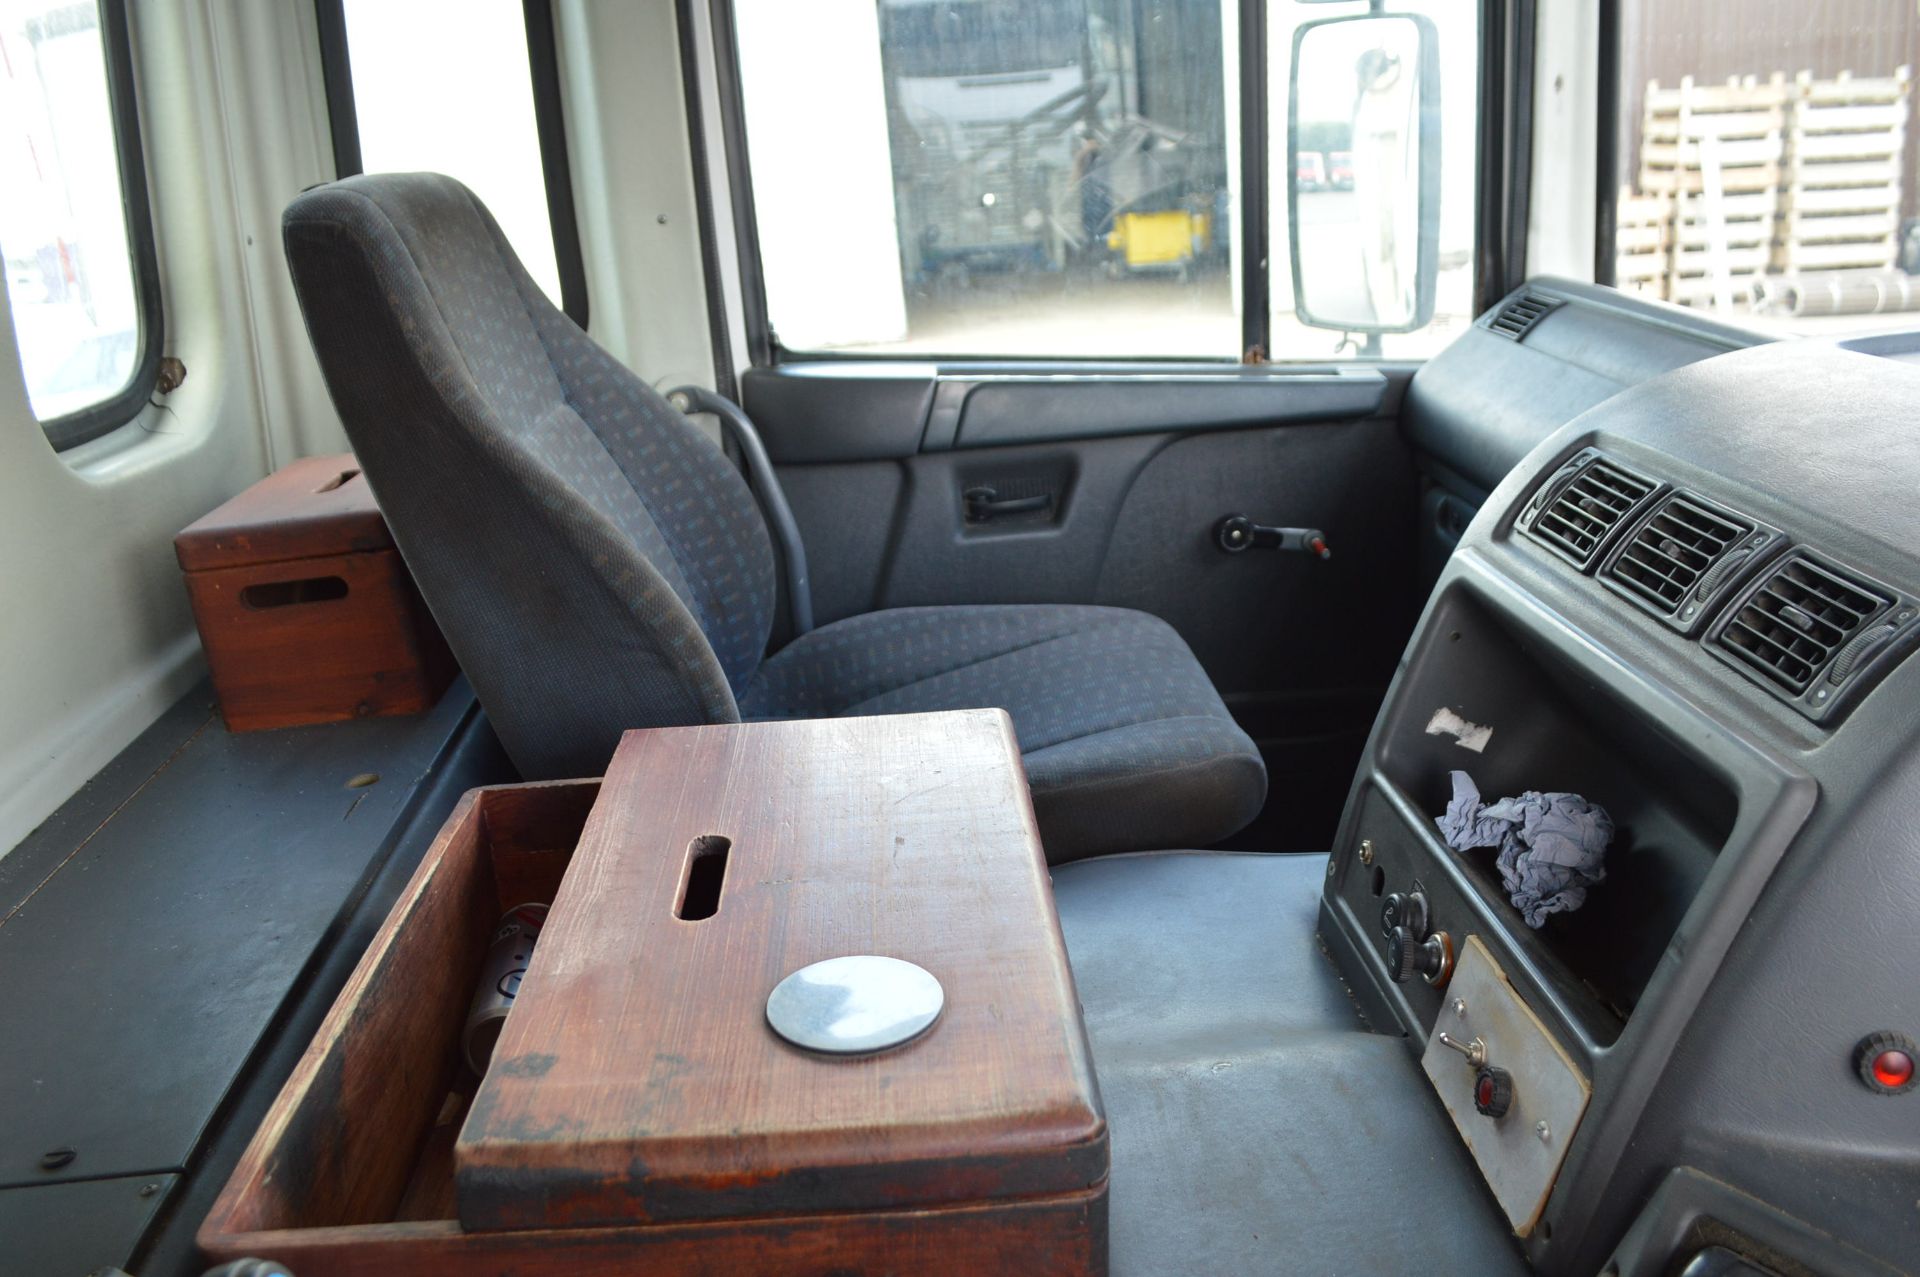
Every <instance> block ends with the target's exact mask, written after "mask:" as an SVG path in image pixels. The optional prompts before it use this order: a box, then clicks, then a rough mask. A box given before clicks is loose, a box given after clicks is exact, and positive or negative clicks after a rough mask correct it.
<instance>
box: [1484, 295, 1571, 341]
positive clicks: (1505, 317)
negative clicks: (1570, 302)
mask: <svg viewBox="0 0 1920 1277" xmlns="http://www.w3.org/2000/svg"><path fill="white" fill-rule="evenodd" d="M1559 304H1560V303H1559V301H1558V300H1557V299H1555V298H1552V297H1542V296H1541V295H1540V294H1538V293H1521V294H1520V295H1519V296H1518V297H1515V298H1513V299H1512V300H1511V301H1509V302H1507V304H1506V305H1504V306H1502V307H1501V308H1500V309H1499V310H1497V311H1495V312H1494V316H1493V318H1492V319H1489V320H1488V321H1487V327H1488V328H1489V329H1491V330H1492V331H1494V332H1496V333H1499V334H1500V335H1501V336H1502V337H1511V338H1512V339H1513V340H1515V341H1519V340H1520V339H1521V338H1522V337H1525V336H1526V335H1527V334H1528V333H1529V332H1531V331H1532V330H1533V326H1534V325H1535V324H1537V323H1539V322H1540V321H1541V320H1543V319H1545V318H1546V317H1547V314H1548V312H1550V311H1552V310H1553V309H1554V307H1556V306H1558V305H1559Z"/></svg>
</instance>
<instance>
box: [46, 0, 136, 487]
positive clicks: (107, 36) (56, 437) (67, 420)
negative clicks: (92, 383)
mask: <svg viewBox="0 0 1920 1277" xmlns="http://www.w3.org/2000/svg"><path fill="white" fill-rule="evenodd" d="M99 12H100V37H101V38H100V50H101V53H102V55H103V56H104V57H105V58H106V64H107V65H106V72H107V101H108V105H109V107H110V108H111V110H112V112H113V142H114V151H115V152H116V153H117V154H118V156H119V160H120V192H121V202H122V207H123V209H124V211H125V214H126V221H127V253H128V255H129V257H130V258H131V259H132V260H131V261H130V262H129V265H130V266H131V267H132V270H133V296H134V304H135V305H136V306H137V307H138V309H139V322H140V344H139V347H138V349H137V350H136V352H135V354H134V360H133V372H132V373H131V374H130V375H129V376H128V378H127V384H126V385H124V386H122V387H121V388H120V390H119V392H118V393H116V394H114V395H113V396H112V397H110V398H107V399H103V400H101V401H100V402H99V403H97V404H95V405H93V406H92V407H91V408H83V409H81V410H80V411H79V412H70V413H68V414H67V415H66V416H64V417H55V418H53V419H52V420H51V421H43V422H41V423H40V427H41V429H43V430H45V431H46V433H47V442H49V443H51V444H52V445H53V446H54V449H55V451H61V450H64V449H67V448H71V447H74V446H76V445H78V444H82V443H85V442H87V441H88V440H89V439H98V438H99V437H100V436H101V435H104V434H106V433H107V432H108V431H111V430H117V429H119V428H120V427H121V426H124V425H126V424H127V423H128V422H129V421H132V420H133V419H134V418H135V417H136V416H138V415H139V414H140V410H141V409H142V408H144V407H146V406H147V402H148V400H149V399H150V398H151V397H152V394H153V385H154V379H155V378H156V377H157V376H158V375H159V372H160V355H161V352H162V350H164V349H165V346H166V311H165V308H164V307H163V306H162V304H161V298H160V255H159V250H158V249H157V248H156V247H155V245H154V238H153V208H152V204H151V203H150V201H149V199H148V195H147V159H146V152H145V151H144V150H143V149H142V148H141V145H140V95H139V86H138V85H137V84H136V83H135V79H134V72H133V38H132V35H131V33H130V32H129V30H128V25H127V5H126V0H100V8H99Z"/></svg>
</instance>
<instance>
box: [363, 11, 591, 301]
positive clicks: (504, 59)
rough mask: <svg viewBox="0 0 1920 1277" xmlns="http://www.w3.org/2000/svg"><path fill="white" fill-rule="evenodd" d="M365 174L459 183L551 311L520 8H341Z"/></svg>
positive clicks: (556, 295) (552, 280)
mask: <svg viewBox="0 0 1920 1277" xmlns="http://www.w3.org/2000/svg"><path fill="white" fill-rule="evenodd" d="M342 9H343V12H344V15H345V18H346V27H347V65H348V66H349V67H350V68H351V69H352V74H353V109H354V115H355V118H356V120H357V121H358V124H359V128H360V163H361V168H362V170H363V171H364V172H368V173H406V172H418V171H430V172H435V173H445V174H446V175H448V176H449V177H454V178H458V179H459V180H460V181H462V182H464V183H465V184H466V185H467V186H468V187H469V188H471V189H472V191H473V193H474V194H475V195H478V196H479V197H480V201H481V202H482V203H483V204H485V205H486V206H487V209H488V210H489V211H490V212H491V213H492V214H493V216H494V220H496V221H498V222H499V223H500V229H501V230H502V231H503V232H504V233H505V234H506V237H507V240H508V242H510V243H511V244H512V245H513V251H514V252H515V253H516V254H517V255H518V256H519V258H520V261H521V263H522V264H523V265H524V266H525V267H526V268H527V273H528V274H529V275H531V276H532V277H533V279H534V282H535V283H537V284H539V285H540V287H541V288H542V289H544V290H545V291H546V294H547V296H548V297H549V298H550V299H551V300H552V301H553V303H554V305H556V306H557V305H559V304H560V301H561V298H560V267H559V264H558V261H557V258H556V255H555V252H554V243H553V222H552V220H551V217H550V215H549V212H548V208H547V183H546V173H545V170H544V169H543V168H542V166H541V161H540V135H539V131H538V126H537V124H536V117H535V115H534V104H533V75H532V71H531V69H530V67H529V65H528V61H527V28H526V18H525V16H524V14H523V13H522V5H521V0H344V3H343V4H342Z"/></svg>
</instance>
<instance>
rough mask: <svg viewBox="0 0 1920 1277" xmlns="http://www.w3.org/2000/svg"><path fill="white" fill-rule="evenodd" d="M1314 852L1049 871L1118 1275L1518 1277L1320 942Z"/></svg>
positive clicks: (1394, 1050)
mask: <svg viewBox="0 0 1920 1277" xmlns="http://www.w3.org/2000/svg"><path fill="white" fill-rule="evenodd" d="M1326 865H1327V859H1326V857H1325V856H1320V855H1279V856H1273V855H1258V854H1248V853H1232V852H1221V853H1202V852H1188V853H1162V854H1152V855H1140V856H1108V857H1102V858H1099V859H1096V860H1089V861H1082V862H1079V863H1076V864H1071V865H1064V866H1061V867H1059V868H1057V869H1055V870H1054V893H1055V897H1056V899H1057V900H1058V902H1059V907H1060V921H1061V925H1062V928H1063V929H1064V931H1065V933H1066V940H1067V951H1068V954H1069V956H1070V957H1071V959H1072V962H1073V969H1074V978H1075V982H1076V983H1077V985H1078V986H1079V991H1080V1000H1081V1003H1082V1004H1083V1006H1084V1007H1085V1010H1086V1021H1087V1031H1088V1034H1089V1035H1090V1037H1091V1039H1092V1043H1093V1054H1094V1065H1095V1069H1096V1071H1097V1073H1098V1074H1099V1079H1100V1089H1101V1094H1102V1097H1103V1099H1104V1101H1105V1104H1106V1110H1107V1121H1108V1126H1109V1132H1110V1136H1111V1139H1112V1147H1113V1180H1112V1190H1111V1195H1110V1198H1109V1211H1110V1216H1111V1230H1112V1231H1111V1247H1112V1271H1113V1273H1114V1274H1115V1275H1116V1277H1129V1275H1130V1274H1139V1275H1147V1274H1153V1275H1157V1274H1165V1273H1183V1274H1185V1273H1192V1274H1205V1273H1221V1274H1228V1273H1231V1274H1252V1273H1352V1274H1397V1273H1420V1274H1442V1273H1446V1274H1451V1273H1476V1274H1499V1273H1508V1272H1512V1273H1521V1272H1525V1271H1526V1267H1525V1264H1524V1263H1523V1261H1522V1259H1521V1257H1520V1253H1519V1249H1518V1246H1517V1243H1515V1241H1514V1240H1513V1237H1512V1236H1511V1234H1510V1232H1509V1231H1508V1229H1507V1226H1506V1223H1505V1220H1504V1219H1503V1218H1502V1217H1501V1216H1500V1214H1499V1211H1498V1209H1497V1207H1496V1206H1495V1204H1494V1202H1493V1199H1492V1197H1491V1196H1490V1195H1489V1194H1488V1192H1487V1190H1486V1187H1485V1185H1484V1183H1483V1182H1482V1180H1481V1178H1480V1173H1479V1171H1478V1169H1477V1168H1475V1166H1474V1165H1473V1163H1472V1161H1471V1160H1470V1159H1469V1157H1468V1156H1467V1153H1466V1151H1465V1148H1464V1146H1462V1144H1461V1143H1460V1140H1459V1137H1458V1136H1457V1135H1456V1133H1455V1132H1454V1130H1453V1126H1452V1124H1451V1122H1450V1121H1449V1120H1448V1118H1447V1116H1446V1113H1445V1111H1444V1110H1443V1109H1442V1108H1441V1107H1440V1104H1439V1101H1438V1100H1437V1099H1436V1098H1435V1097H1434V1095H1433V1093H1432V1090H1431V1088H1430V1087H1429V1085H1428V1083H1427V1080H1426V1077H1425V1076H1424V1075H1423V1074H1422V1073H1421V1071H1420V1068H1419V1066H1418V1064H1417V1063H1416V1062H1415V1060H1414V1058H1413V1056H1412V1054H1411V1053H1410V1052H1409V1051H1408V1050H1407V1048H1406V1046H1405V1044H1404V1042H1403V1041H1402V1040H1401V1039H1400V1038H1399V1037H1394V1036H1384V1035H1380V1034H1376V1033H1372V1032H1369V1031H1368V1029H1367V1026H1366V1025H1365V1023H1363V1021H1362V1020H1361V1018H1360V1016H1359V1013H1358V1012H1357V1011H1356V1010H1355V1008H1354V1005H1353V1003H1352V1001H1351V1000H1350V999H1349V998H1348V996H1347V993H1346V990H1345V988H1344V987H1343V986H1342V984H1341V982H1340V979H1339V977H1338V975H1337V974H1336V973H1335V971H1334V969H1333V966H1332V964H1331V963H1330V962H1329V961H1328V960H1327V958H1326V956H1325V955H1324V954H1323V953H1322V952H1321V951H1320V948H1319V945H1318V943H1317V941H1316V940H1315V938H1314V926H1315V921H1316V916H1317V910H1318V904H1319V897H1320V884H1321V880H1322V878H1323V877H1324V875H1325V873H1326Z"/></svg>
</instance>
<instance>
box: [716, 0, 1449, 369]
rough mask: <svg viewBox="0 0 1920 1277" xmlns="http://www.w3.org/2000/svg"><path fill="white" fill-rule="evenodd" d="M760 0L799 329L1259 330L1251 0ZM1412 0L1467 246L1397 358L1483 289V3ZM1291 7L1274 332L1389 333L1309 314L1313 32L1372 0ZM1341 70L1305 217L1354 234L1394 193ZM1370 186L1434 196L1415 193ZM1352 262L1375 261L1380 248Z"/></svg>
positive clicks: (769, 178)
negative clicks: (1296, 244)
mask: <svg viewBox="0 0 1920 1277" xmlns="http://www.w3.org/2000/svg"><path fill="white" fill-rule="evenodd" d="M734 7H735V25H736V29H737V34H738V47H737V54H738V57H739V62H740V79H741V89H742V97H743V101H744V107H745V120H746V132H747V153H748V163H749V167H750V170H751V175H752V185H753V196H754V211H755V217H756V221H757V222H758V229H759V249H760V260H761V267H762V270H763V273H764V276H765V283H766V293H767V307H768V319H769V321H770V323H771V325H772V327H773V329H774V332H775V335H776V336H777V338H778V339H779V341H780V343H781V344H782V345H783V346H785V347H786V348H788V349H791V350H798V351H807V350H841V351H861V352H872V353H898V354H906V353H914V354H938V355H976V356H1079V357H1092V358H1109V357H1119V358H1125V357H1129V356H1162V357H1197V358H1207V359H1233V358H1237V357H1239V356H1240V355H1241V353H1242V338H1243V335H1244V333H1245V325H1244V323H1243V309H1242V299H1241V291H1242V281H1243V278H1244V276H1245V273H1246V269H1245V252H1246V245H1245V244H1244V242H1243V239H1242V236H1241V232H1240V227H1239V221H1240V206H1241V196H1240V191H1241V174H1240V152H1241V141H1240V137H1241V132H1240V109H1241V108H1240V100H1241V89H1240V66H1241V61H1242V59H1241V39H1240V29H1239V13H1240V6H1239V3H1238V0H877V3H876V2H875V0H810V2H809V3H806V4H794V3H792V2H791V0H736V3H735V6H734ZM1404 7H1406V8H1407V9H1408V11H1410V12H1415V13H1420V14H1426V15H1431V16H1432V17H1433V19H1434V22H1435V23H1436V24H1437V27H1438V30H1439V41H1440V54H1441V56H1440V59H1439V61H1440V64H1441V66H1440V70H1439V71H1435V79H1436V81H1438V80H1441V79H1444V88H1443V89H1442V91H1441V93H1440V111H1439V114H1440V115H1441V116H1442V119H1441V121H1440V123H1441V125H1442V126H1443V131H1444V134H1445V137H1444V142H1445V146H1444V154H1441V155H1439V156H1438V158H1437V159H1436V163H1441V164H1443V165H1444V170H1445V175H1446V177H1445V181H1444V183H1443V185H1442V196H1441V198H1440V199H1439V200H1438V202H1437V206H1436V210H1435V217H1436V218H1437V219H1438V221H1439V223H1440V233H1439V239H1438V249H1437V252H1436V254H1435V256H1436V257H1437V260H1438V261H1439V262H1440V263H1441V265H1442V268H1443V269H1442V271H1441V275H1440V283H1439V287H1438V297H1437V300H1436V303H1435V306H1434V310H1435V318H1434V321H1433V322H1432V323H1429V324H1427V325H1425V327H1424V328H1423V329H1422V330H1421V331H1419V332H1417V333H1408V334H1394V335H1392V336H1389V337H1387V338H1386V340H1385V346H1384V353H1386V354H1388V355H1410V354H1422V353H1426V352H1427V351H1430V350H1432V349H1435V348H1437V347H1438V346H1439V345H1441V344H1443V343H1444V342H1445V341H1446V340H1447V338H1448V337H1449V336H1450V335H1451V333H1452V331H1453V330H1454V329H1455V328H1457V327H1458V325H1459V324H1461V323H1464V322H1466V321H1467V320H1468V319H1470V318H1471V314H1472V291H1473V267H1472V258H1473V232H1474V193H1475V169H1474V146H1475V142H1476V126H1475V110H1476V102H1477V90H1478V85H1477V66H1476V60H1477V57H1478V37H1477V22H1478V18H1477V14H1478V8H1479V6H1478V5H1477V4H1474V3H1471V2H1470V0H1413V2H1412V3H1411V4H1410V5H1408V6H1404ZM1269 12H1270V16H1269V19H1268V25H1269V31H1270V37H1271V38H1270V41H1269V48H1268V50H1267V57H1268V67H1269V71H1268V83H1269V87H1270V91H1271V93H1270V100H1271V108H1270V110H1269V113H1268V114H1269V118H1268V119H1267V121H1266V122H1265V124H1266V126H1267V128H1268V135H1269V136H1270V137H1271V138H1272V139H1273V144H1272V147H1271V148H1270V152H1271V153H1270V155H1269V157H1268V176H1267V177H1266V181H1267V186H1268V190H1269V207H1270V208H1272V209H1273V210H1274V214H1273V218H1272V221H1271V223H1270V228H1269V230H1270V234H1271V236H1272V238H1271V241H1270V252H1269V254H1268V256H1269V258H1270V259H1271V262H1272V269H1271V274H1270V277H1269V279H1268V284H1269V288H1268V291H1269V295H1270V296H1271V298H1272V306H1271V316H1270V319H1271V324H1272V331H1273V338H1272V343H1271V344H1272V349H1271V352H1270V353H1271V354H1272V355H1273V357H1275V358H1282V359H1325V358H1328V357H1330V356H1332V355H1334V354H1335V353H1336V352H1338V351H1342V350H1345V351H1348V352H1355V351H1362V350H1363V348H1364V352H1365V353H1373V354H1377V353H1382V351H1381V349H1380V348H1378V347H1364V346H1363V343H1360V342H1353V341H1346V340H1345V339H1344V333H1343V331H1342V330H1340V329H1337V328H1336V329H1331V330H1330V329H1327V328H1324V327H1322V328H1313V327H1309V326H1307V325H1305V324H1303V323H1301V322H1299V321H1298V319H1297V318H1296V317H1295V315H1294V313H1293V312H1294V303H1293V291H1292V283H1291V275H1290V272H1289V269H1288V257H1289V254H1288V240H1287V231H1288V222H1287V214H1286V207H1287V200H1286V194H1287V188H1286V173H1285V165H1286V161H1287V155H1288V150H1287V123H1288V103H1289V83H1288V77H1289V68H1290V66H1291V60H1292V42H1293V35H1294V31H1295V28H1296V27H1298V26H1300V25H1302V24H1303V23H1306V22H1309V21H1311V20H1313V19H1318V18H1326V17H1330V16H1334V15H1343V14H1355V15H1365V14H1366V13H1367V12H1368V6H1367V5H1366V4H1365V3H1364V0H1362V2H1358V3H1355V4H1351V5H1326V4H1305V3H1298V2H1297V0H1271V7H1270V11H1269ZM1353 65H1354V59H1353V58H1352V57H1348V58H1347V59H1346V62H1345V67H1344V68H1343V69H1344V71H1345V72H1346V73H1347V74H1348V76H1349V77H1351V73H1352V68H1353ZM1311 71H1312V68H1311V67H1310V68H1309V72H1310V73H1311ZM1440 71H1444V77H1442V76H1441V74H1440ZM1333 79H1338V76H1337V75H1335V76H1332V77H1328V76H1326V75H1320V76H1319V77H1318V78H1317V79H1315V80H1314V82H1313V83H1311V84H1307V85H1303V89H1304V91H1305V97H1306V102H1307V104H1308V105H1309V106H1311V107H1312V108H1313V111H1314V114H1313V120H1314V124H1315V128H1316V134H1315V136H1316V137H1318V138H1320V143H1319V149H1318V150H1317V151H1316V153H1315V158H1316V160H1317V162H1318V165H1319V170H1318V175H1317V176H1316V177H1314V178H1313V184H1312V190H1311V191H1310V192H1309V193H1308V194H1307V196H1306V201H1305V203H1304V204H1303V205H1302V220H1303V223H1305V222H1307V221H1309V220H1310V221H1311V222H1312V223H1313V224H1314V225H1315V226H1316V227H1322V228H1326V227H1336V226H1338V227H1345V228H1347V231H1348V232H1350V233H1347V243H1348V245H1349V246H1351V245H1353V244H1357V243H1359V242H1360V240H1361V238H1362V237H1363V236H1364V235H1365V233H1366V219H1365V218H1363V217H1361V216H1360V214H1359V211H1358V206H1359V205H1361V204H1365V203H1367V200H1366V196H1365V192H1364V190H1363V191H1362V192H1361V193H1359V194H1356V192H1355V189H1354V182H1353V169H1354V149H1355V148H1354V147H1353V146H1351V145H1349V144H1347V143H1345V142H1342V141H1341V140H1340V139H1339V138H1336V137H1334V134H1336V133H1340V132H1342V130H1347V131H1349V132H1350V127H1349V124H1348V122H1347V121H1346V120H1345V118H1344V115H1345V113H1346V112H1348V111H1350V110H1351V109H1352V108H1353V107H1354V104H1355V100H1354V93H1353V90H1352V88H1351V87H1350V86H1349V87H1347V88H1346V89H1344V90H1342V89H1339V88H1338V87H1337V86H1334V85H1332V83H1331V80H1333ZM1409 100H1411V99H1409ZM1362 150H1363V151H1364V148H1362ZM1364 167H1365V165H1364V163H1363V164H1362V168H1364ZM1256 176H1257V175H1256ZM1361 185H1362V187H1365V186H1366V182H1365V181H1364V180H1363V181H1362V183H1361ZM1369 207H1377V208H1381V209H1386V210H1387V212H1386V213H1384V214H1383V216H1388V217H1390V218H1396V219H1398V220H1400V221H1409V218H1410V217H1411V222H1410V224H1417V221H1418V218H1417V217H1415V216H1412V214H1410V213H1409V210H1416V211H1417V206H1415V205H1412V204H1409V205H1406V206H1405V207H1399V208H1395V207H1391V206H1390V205H1389V203H1387V202H1382V201H1374V202H1373V204H1371V205H1369ZM1343 233H1344V232H1343ZM1336 257H1337V255H1336ZM1411 257H1412V253H1411V249H1409V250H1408V252H1407V253H1405V254H1403V255H1402V259H1401V261H1400V262H1399V266H1400V267H1401V268H1403V269H1404V268H1406V267H1407V263H1408V262H1409V261H1410V260H1411ZM1386 264H1387V265H1392V264H1393V263H1391V262H1388V263H1386ZM1327 269H1329V270H1349V271H1351V272H1352V273H1353V275H1354V279H1355V280H1358V271H1359V269H1360V267H1359V263H1358V259H1357V258H1356V259H1355V260H1354V262H1353V263H1352V265H1351V266H1330V267H1328V268H1327ZM1409 277H1410V275H1409Z"/></svg>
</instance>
